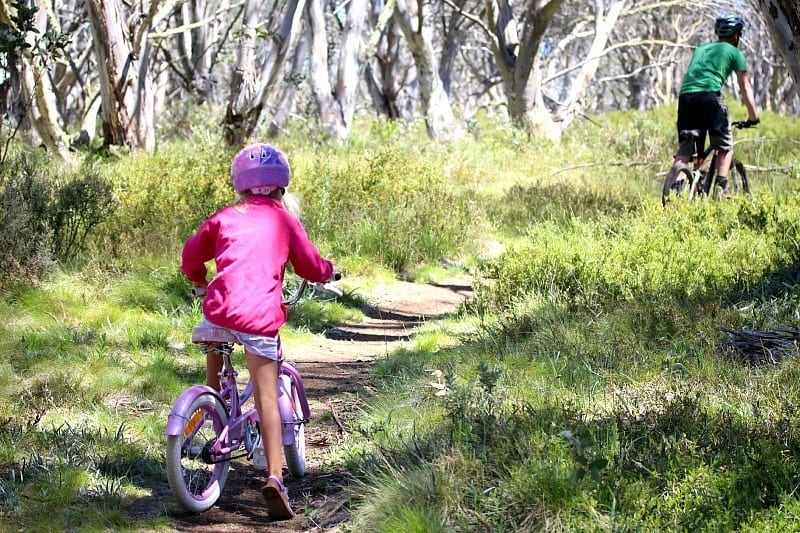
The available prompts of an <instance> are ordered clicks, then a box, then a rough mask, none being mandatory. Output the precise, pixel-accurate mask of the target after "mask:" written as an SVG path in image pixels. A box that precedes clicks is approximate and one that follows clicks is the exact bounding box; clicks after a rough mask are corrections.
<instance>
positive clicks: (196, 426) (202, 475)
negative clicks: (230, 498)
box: [166, 393, 230, 513]
mask: <svg viewBox="0 0 800 533" xmlns="http://www.w3.org/2000/svg"><path fill="white" fill-rule="evenodd" d="M187 413H188V416H187V417H186V420H185V423H184V427H183V431H182V432H181V434H180V435H170V436H168V437H167V454H166V460H167V480H168V481H169V487H170V489H171V490H172V495H173V496H174V497H175V499H176V500H178V502H179V503H180V504H181V505H182V506H183V507H184V508H185V509H186V510H187V511H191V512H193V513H200V512H203V511H206V510H207V509H209V508H211V506H213V505H214V504H215V503H216V501H217V499H219V496H220V494H222V489H224V488H225V482H226V481H227V479H228V469H229V468H230V462H229V461H221V462H216V463H213V462H212V459H211V457H210V454H209V450H210V447H211V446H213V445H214V443H215V442H216V441H217V439H218V438H219V436H220V434H221V433H222V431H223V428H225V426H227V424H228V413H227V411H226V410H225V406H224V405H223V404H222V402H221V401H220V400H219V398H217V397H216V396H214V395H213V394H208V393H205V394H200V395H199V396H198V397H197V398H195V400H194V401H193V402H192V404H191V406H190V408H189V409H188V411H187ZM223 459H224V458H223Z"/></svg>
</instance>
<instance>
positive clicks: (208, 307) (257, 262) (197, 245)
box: [181, 195, 333, 336]
mask: <svg viewBox="0 0 800 533" xmlns="http://www.w3.org/2000/svg"><path fill="white" fill-rule="evenodd" d="M211 259H214V260H215V262H216V265H217V274H216V276H214V279H212V280H211V282H210V283H209V284H208V291H207V293H206V296H205V299H204V300H203V313H204V314H205V317H206V318H207V319H208V320H209V321H210V322H212V323H213V324H216V325H218V326H222V327H225V328H228V329H233V330H236V331H241V332H244V333H252V334H255V335H270V336H274V335H277V334H278V330H279V329H280V327H281V326H282V325H283V324H284V322H286V307H285V306H284V305H283V303H282V298H283V290H282V287H283V273H284V269H285V266H286V262H287V261H290V262H291V263H292V266H293V267H294V271H295V273H296V274H297V275H298V276H300V277H302V278H305V279H307V280H309V281H312V282H324V281H328V280H330V278H331V276H332V275H333V265H332V264H331V262H330V261H327V260H325V259H323V258H322V257H321V256H320V255H319V252H318V251H317V248H316V247H315V246H314V245H313V244H312V243H311V241H309V239H308V235H307V233H306V230H305V229H304V228H303V225H302V224H301V223H300V221H299V220H298V219H297V218H296V217H295V216H294V215H292V214H291V213H289V212H288V211H286V210H285V209H284V208H283V206H282V205H281V203H280V201H278V200H275V199H274V198H270V197H267V196H253V195H251V196H248V197H247V199H246V200H245V201H243V202H240V203H238V204H236V205H232V206H228V207H224V208H222V209H220V210H219V211H217V212H216V213H214V214H213V215H211V217H209V218H208V220H206V221H205V222H203V224H202V225H201V226H200V229H199V230H198V231H197V233H195V234H194V235H192V236H191V237H190V238H189V240H188V241H186V244H185V245H184V247H183V254H182V259H181V271H183V273H184V274H185V275H186V277H187V278H189V280H190V281H192V282H194V283H198V284H201V285H203V284H205V282H206V274H207V270H206V266H205V263H206V262H207V261H210V260H211Z"/></svg>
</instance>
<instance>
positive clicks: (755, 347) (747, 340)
mask: <svg viewBox="0 0 800 533" xmlns="http://www.w3.org/2000/svg"><path fill="white" fill-rule="evenodd" d="M717 329H718V330H719V331H722V332H723V333H727V335H728V339H727V340H726V341H725V343H724V344H723V346H722V348H723V352H724V353H725V355H728V356H732V357H733V358H734V359H738V360H740V361H743V362H746V363H748V364H751V365H759V364H766V363H769V364H777V363H779V362H780V361H781V360H782V359H783V358H785V357H786V356H788V355H794V354H795V353H796V352H797V348H798V341H800V331H798V330H796V329H791V328H776V329H773V330H769V331H758V330H753V329H740V330H738V331H737V330H732V329H728V328H724V327H719V328H717Z"/></svg>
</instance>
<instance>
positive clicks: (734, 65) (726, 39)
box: [675, 16, 759, 195]
mask: <svg viewBox="0 0 800 533" xmlns="http://www.w3.org/2000/svg"><path fill="white" fill-rule="evenodd" d="M744 26H745V24H744V21H743V20H742V19H741V18H740V17H737V16H724V17H719V18H717V20H716V22H715V24H714V32H715V33H716V34H717V37H719V40H718V41H715V42H711V43H706V44H704V45H701V46H699V47H698V48H697V49H696V50H695V51H694V54H693V55H692V60H691V61H690V62H689V68H688V69H687V71H686V77H685V78H684V80H683V85H682V86H681V94H680V97H679V98H678V132H680V131H682V130H700V132H701V135H702V139H703V143H704V144H705V137H706V134H708V136H709V138H710V142H711V144H712V145H714V146H716V147H717V148H718V151H719V157H717V185H719V186H720V187H722V190H723V194H725V195H727V194H728V170H730V168H731V162H732V161H733V136H732V135H731V119H730V116H729V114H728V107H727V106H726V105H725V100H724V98H723V96H722V86H723V85H724V83H725V81H726V80H727V79H728V76H730V74H731V72H735V73H736V79H737V81H738V82H739V90H740V92H741V95H742V103H743V104H744V106H745V107H746V108H747V115H748V122H750V123H751V124H752V125H755V124H758V122H759V119H758V113H757V112H756V105H755V101H754V98H753V86H752V85H751V83H750V78H749V77H748V76H747V65H746V63H745V59H744V55H743V54H742V52H741V51H740V50H739V40H740V39H741V37H742V32H743V30H744ZM693 148H694V147H693V146H692V142H691V141H681V144H680V147H679V148H678V153H677V154H676V155H675V162H676V163H677V162H683V163H688V161H689V158H690V156H691V155H692V153H693V152H694V150H693Z"/></svg>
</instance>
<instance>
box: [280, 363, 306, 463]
mask: <svg viewBox="0 0 800 533" xmlns="http://www.w3.org/2000/svg"><path fill="white" fill-rule="evenodd" d="M280 380H281V387H282V388H283V390H282V391H281V393H286V394H288V399H289V401H290V402H291V404H292V420H291V421H288V420H284V421H283V423H284V424H287V423H289V424H292V425H293V427H294V439H293V442H291V443H290V444H284V446H283V457H284V459H285V460H286V468H288V469H289V473H290V474H291V475H292V476H293V477H295V478H301V477H303V476H305V475H306V429H305V419H304V418H303V406H302V403H301V402H300V394H299V393H298V392H297V385H296V384H295V382H294V380H293V379H292V378H291V377H289V376H287V375H285V374H282V375H281V376H280Z"/></svg>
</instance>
